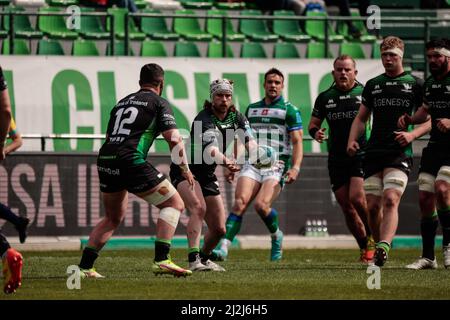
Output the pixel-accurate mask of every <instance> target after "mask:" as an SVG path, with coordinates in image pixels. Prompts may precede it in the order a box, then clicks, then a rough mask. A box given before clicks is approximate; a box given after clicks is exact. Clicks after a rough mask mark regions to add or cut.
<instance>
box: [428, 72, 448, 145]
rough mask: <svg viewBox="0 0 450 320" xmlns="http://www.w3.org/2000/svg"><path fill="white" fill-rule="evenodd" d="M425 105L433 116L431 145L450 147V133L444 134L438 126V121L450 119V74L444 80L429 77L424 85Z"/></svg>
mask: <svg viewBox="0 0 450 320" xmlns="http://www.w3.org/2000/svg"><path fill="white" fill-rule="evenodd" d="M424 89H425V93H424V105H425V108H426V109H427V110H428V113H429V114H430V116H431V123H432V126H431V132H430V142H429V143H430V144H443V145H446V146H449V145H450V131H447V132H442V131H441V130H439V129H438V128H437V126H436V122H437V119H440V118H447V119H450V73H447V75H446V76H445V77H444V78H443V79H442V80H437V79H436V78H434V77H433V76H430V77H428V79H427V80H426V81H425V85H424Z"/></svg>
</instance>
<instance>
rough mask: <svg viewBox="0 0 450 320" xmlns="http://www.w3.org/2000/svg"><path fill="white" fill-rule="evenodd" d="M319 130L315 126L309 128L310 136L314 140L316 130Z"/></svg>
mask: <svg viewBox="0 0 450 320" xmlns="http://www.w3.org/2000/svg"><path fill="white" fill-rule="evenodd" d="M317 131H319V128H317V127H313V128H311V129H309V131H308V132H309V135H310V136H311V138H313V139H314V140H315V139H316V132H317Z"/></svg>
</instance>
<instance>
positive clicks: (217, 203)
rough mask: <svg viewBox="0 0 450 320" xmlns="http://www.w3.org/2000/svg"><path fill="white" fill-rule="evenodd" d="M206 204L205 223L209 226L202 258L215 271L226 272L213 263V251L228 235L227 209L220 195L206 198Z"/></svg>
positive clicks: (201, 253) (201, 254)
mask: <svg viewBox="0 0 450 320" xmlns="http://www.w3.org/2000/svg"><path fill="white" fill-rule="evenodd" d="M205 202H206V214H205V221H206V224H207V226H208V231H207V232H206V234H205V238H204V242H203V248H202V250H201V252H200V257H201V259H202V263H203V264H204V265H206V266H208V267H210V268H211V269H212V270H213V271H225V269H224V268H223V267H221V266H219V265H218V264H216V263H214V262H212V261H211V254H212V251H213V249H214V248H215V247H216V246H217V244H218V243H219V242H220V239H222V237H223V236H224V235H225V233H226V228H225V207H224V205H223V200H222V196H221V195H220V194H218V195H209V196H205Z"/></svg>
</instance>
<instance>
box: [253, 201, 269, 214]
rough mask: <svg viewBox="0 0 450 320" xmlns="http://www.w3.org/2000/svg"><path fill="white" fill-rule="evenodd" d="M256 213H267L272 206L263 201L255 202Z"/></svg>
mask: <svg viewBox="0 0 450 320" xmlns="http://www.w3.org/2000/svg"><path fill="white" fill-rule="evenodd" d="M253 207H254V208H255V210H256V212H257V213H258V214H260V213H261V212H266V211H268V210H269V209H270V204H269V203H268V202H266V201H263V200H257V201H255V204H254V205H253Z"/></svg>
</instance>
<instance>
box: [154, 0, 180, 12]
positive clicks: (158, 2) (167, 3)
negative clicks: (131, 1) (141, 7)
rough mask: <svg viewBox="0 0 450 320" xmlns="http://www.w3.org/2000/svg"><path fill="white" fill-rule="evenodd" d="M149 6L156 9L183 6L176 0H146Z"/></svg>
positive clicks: (174, 8) (170, 8)
mask: <svg viewBox="0 0 450 320" xmlns="http://www.w3.org/2000/svg"><path fill="white" fill-rule="evenodd" d="M146 1H147V3H148V5H149V7H151V8H152V9H156V10H180V9H183V6H182V5H181V3H180V2H178V1H175V0H146Z"/></svg>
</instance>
